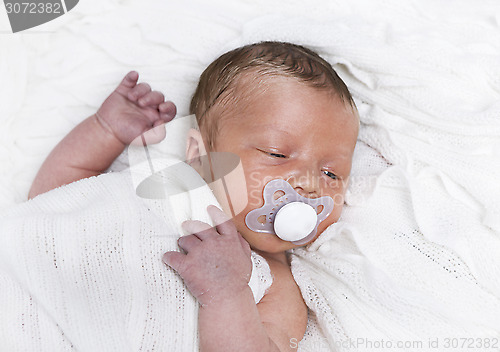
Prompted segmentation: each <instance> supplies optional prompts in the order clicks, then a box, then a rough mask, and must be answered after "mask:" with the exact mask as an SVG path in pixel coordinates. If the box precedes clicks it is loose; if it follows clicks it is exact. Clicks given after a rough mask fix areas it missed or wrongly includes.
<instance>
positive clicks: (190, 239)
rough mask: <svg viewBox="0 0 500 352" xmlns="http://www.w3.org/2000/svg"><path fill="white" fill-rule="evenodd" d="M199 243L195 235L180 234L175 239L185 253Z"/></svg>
mask: <svg viewBox="0 0 500 352" xmlns="http://www.w3.org/2000/svg"><path fill="white" fill-rule="evenodd" d="M200 243H201V240H200V239H199V238H198V237H196V236H195V235H188V236H182V237H180V238H179V239H178V240H177V244H178V245H179V247H181V248H182V249H183V250H184V251H185V252H186V253H189V252H190V251H191V249H193V248H194V247H196V246H197V245H199V244H200Z"/></svg>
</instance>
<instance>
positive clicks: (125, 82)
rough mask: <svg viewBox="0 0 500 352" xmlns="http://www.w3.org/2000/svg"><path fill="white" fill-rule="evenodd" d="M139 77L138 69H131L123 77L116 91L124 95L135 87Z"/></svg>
mask: <svg viewBox="0 0 500 352" xmlns="http://www.w3.org/2000/svg"><path fill="white" fill-rule="evenodd" d="M138 79H139V74H138V73H137V72H136V71H130V72H129V73H127V74H126V75H125V77H123V79H122V81H121V82H120V84H119V85H118V87H116V91H117V92H118V93H120V94H123V95H126V94H128V92H129V91H130V90H131V89H132V88H134V87H135V85H136V84H137V80H138Z"/></svg>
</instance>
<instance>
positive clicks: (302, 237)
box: [245, 179, 333, 245]
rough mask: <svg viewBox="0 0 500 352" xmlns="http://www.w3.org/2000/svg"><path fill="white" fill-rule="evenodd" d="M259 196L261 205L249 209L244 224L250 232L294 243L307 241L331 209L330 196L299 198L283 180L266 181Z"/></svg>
mask: <svg viewBox="0 0 500 352" xmlns="http://www.w3.org/2000/svg"><path fill="white" fill-rule="evenodd" d="M263 196H264V205H263V206H262V207H260V208H258V209H254V210H252V211H250V212H249V213H248V214H247V215H246V217H245V224H246V225H247V227H248V228H249V229H250V230H252V231H255V232H264V233H271V234H274V235H276V236H278V237H279V238H280V239H282V240H284V241H289V242H291V243H293V244H295V245H303V244H306V243H307V242H309V241H311V240H312V239H313V238H314V236H315V235H316V233H317V231H318V225H319V224H320V223H321V222H322V221H323V220H325V219H326V218H327V217H328V215H330V213H331V212H332V210H333V199H332V198H331V197H328V196H324V197H320V198H307V197H303V196H301V195H300V194H298V193H297V192H296V191H295V190H294V189H293V187H292V186H291V185H290V184H289V183H288V182H287V181H285V180H283V179H276V180H272V181H269V182H268V183H267V184H266V186H265V187H264V191H263Z"/></svg>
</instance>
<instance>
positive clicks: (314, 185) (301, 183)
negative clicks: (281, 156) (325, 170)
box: [287, 171, 320, 198]
mask: <svg viewBox="0 0 500 352" xmlns="http://www.w3.org/2000/svg"><path fill="white" fill-rule="evenodd" d="M287 181H288V183H290V185H291V186H292V187H293V189H294V190H295V191H296V192H297V193H298V194H300V195H301V196H303V197H307V198H318V197H319V196H320V191H319V181H320V178H319V175H318V174H316V173H313V172H311V171H309V172H304V173H297V174H294V175H292V176H290V177H289V178H288V180H287Z"/></svg>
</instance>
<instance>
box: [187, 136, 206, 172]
mask: <svg viewBox="0 0 500 352" xmlns="http://www.w3.org/2000/svg"><path fill="white" fill-rule="evenodd" d="M206 155H207V150H206V148H205V143H203V137H202V136H201V132H200V131H199V130H197V129H194V128H191V129H190V130H189V131H188V133H187V141H186V163H187V164H188V165H190V166H191V167H192V168H193V169H195V170H196V172H198V173H199V174H200V176H201V177H202V178H203V179H205V180H206V177H210V165H206V164H207V163H206V160H207V158H206Z"/></svg>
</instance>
